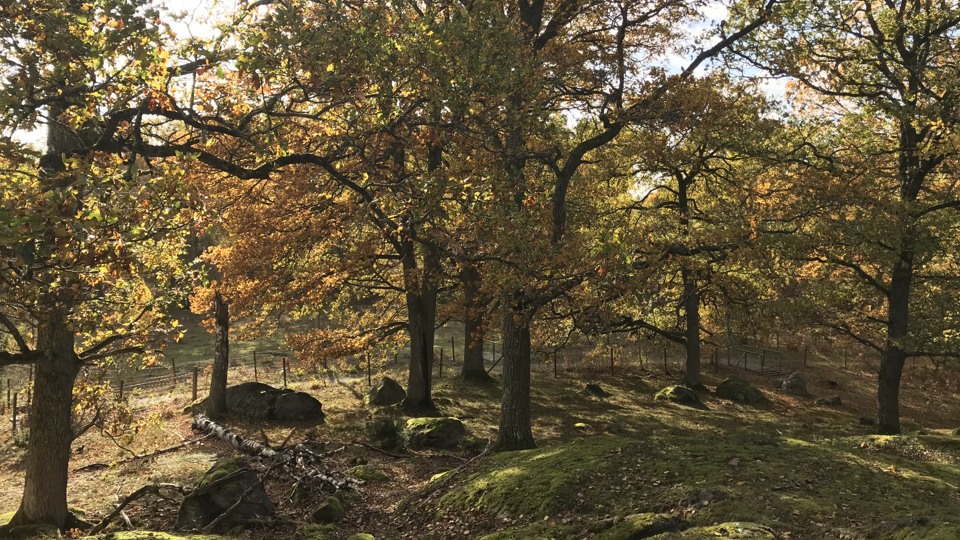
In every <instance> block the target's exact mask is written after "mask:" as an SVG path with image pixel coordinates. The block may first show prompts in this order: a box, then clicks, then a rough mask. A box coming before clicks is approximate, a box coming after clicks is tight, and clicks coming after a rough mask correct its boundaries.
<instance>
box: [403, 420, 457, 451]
mask: <svg viewBox="0 0 960 540" xmlns="http://www.w3.org/2000/svg"><path fill="white" fill-rule="evenodd" d="M404 432H405V435H406V439H407V444H409V445H410V446H412V447H416V448H453V447H456V446H457V445H459V444H460V442H461V441H463V439H464V437H466V436H467V428H466V427H465V426H464V425H463V422H461V421H460V419H458V418H453V417H449V416H442V417H439V418H430V417H427V418H411V419H409V420H407V425H406V429H405V430H404Z"/></svg>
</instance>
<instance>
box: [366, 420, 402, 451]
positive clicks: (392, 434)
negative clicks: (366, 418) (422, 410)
mask: <svg viewBox="0 0 960 540" xmlns="http://www.w3.org/2000/svg"><path fill="white" fill-rule="evenodd" d="M367 436H368V437H369V438H370V440H371V441H373V443H374V444H375V445H377V446H379V447H380V448H383V449H385V450H392V449H394V448H398V447H399V446H400V444H401V442H402V441H403V426H401V425H400V421H399V420H397V419H396V418H392V417H389V416H378V417H376V418H374V419H373V420H371V421H370V422H367Z"/></svg>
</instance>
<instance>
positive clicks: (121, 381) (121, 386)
mask: <svg viewBox="0 0 960 540" xmlns="http://www.w3.org/2000/svg"><path fill="white" fill-rule="evenodd" d="M193 399H197V398H196V397H194V398H193ZM119 401H123V379H120V399H119Z"/></svg>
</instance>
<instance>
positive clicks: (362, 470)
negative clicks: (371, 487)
mask: <svg viewBox="0 0 960 540" xmlns="http://www.w3.org/2000/svg"><path fill="white" fill-rule="evenodd" d="M347 473H348V474H349V475H350V476H352V477H354V478H356V479H358V480H363V481H364V482H383V481H384V480H389V479H390V477H389V476H387V473H385V472H383V471H382V470H380V468H379V467H377V466H376V465H357V466H356V467H353V468H351V469H350V470H349V471H347Z"/></svg>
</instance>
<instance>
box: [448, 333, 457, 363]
mask: <svg viewBox="0 0 960 540" xmlns="http://www.w3.org/2000/svg"><path fill="white" fill-rule="evenodd" d="M450 363H451V364H456V363H457V342H456V340H454V339H453V336H450Z"/></svg>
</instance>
